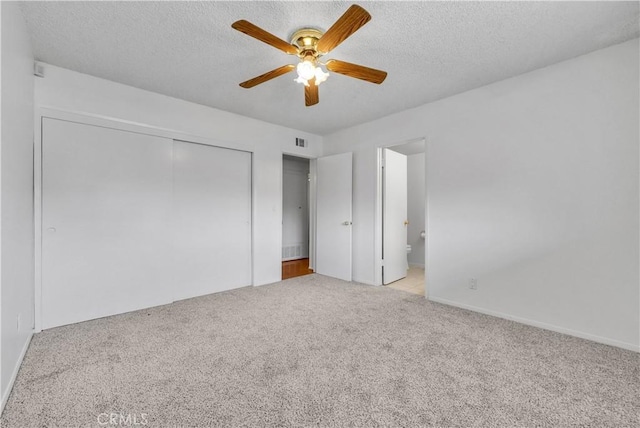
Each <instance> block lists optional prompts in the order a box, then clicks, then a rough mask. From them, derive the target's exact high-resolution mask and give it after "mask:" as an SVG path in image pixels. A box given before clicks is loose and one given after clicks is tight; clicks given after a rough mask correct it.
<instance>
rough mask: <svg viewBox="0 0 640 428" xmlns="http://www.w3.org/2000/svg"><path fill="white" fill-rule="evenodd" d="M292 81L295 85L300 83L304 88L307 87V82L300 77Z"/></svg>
mask: <svg viewBox="0 0 640 428" xmlns="http://www.w3.org/2000/svg"><path fill="white" fill-rule="evenodd" d="M293 81H294V82H296V83H302V84H303V85H304V86H309V81H308V80H307V79H303V78H302V77H300V76H298V77H297V78H295V79H293Z"/></svg>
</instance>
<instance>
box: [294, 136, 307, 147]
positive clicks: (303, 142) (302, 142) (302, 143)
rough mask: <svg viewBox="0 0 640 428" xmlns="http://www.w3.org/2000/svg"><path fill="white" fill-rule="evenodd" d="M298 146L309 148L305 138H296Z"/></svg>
mask: <svg viewBox="0 0 640 428" xmlns="http://www.w3.org/2000/svg"><path fill="white" fill-rule="evenodd" d="M296 146H297V147H307V140H305V139H304V138H296Z"/></svg>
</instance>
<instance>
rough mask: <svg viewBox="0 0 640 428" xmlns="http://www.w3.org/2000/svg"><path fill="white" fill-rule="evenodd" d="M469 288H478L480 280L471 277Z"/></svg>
mask: <svg viewBox="0 0 640 428" xmlns="http://www.w3.org/2000/svg"><path fill="white" fill-rule="evenodd" d="M469 288H470V289H472V290H477V289H478V280H477V279H475V278H469Z"/></svg>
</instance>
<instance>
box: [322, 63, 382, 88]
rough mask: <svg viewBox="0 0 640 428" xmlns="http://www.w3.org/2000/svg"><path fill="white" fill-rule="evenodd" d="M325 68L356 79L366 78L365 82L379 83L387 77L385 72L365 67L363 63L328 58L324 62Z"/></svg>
mask: <svg viewBox="0 0 640 428" xmlns="http://www.w3.org/2000/svg"><path fill="white" fill-rule="evenodd" d="M326 66H327V70H331V71H333V72H336V73H340V74H344V75H345V76H349V77H355V78H356V79H361V80H366V81H367V82H371V83H376V84H378V85H379V84H381V83H382V82H384V79H386V78H387V72H386V71H382V70H376V69H375V68H369V67H365V66H363V65H358V64H351V63H350V62H344V61H339V60H337V59H330V60H329V61H327V63H326Z"/></svg>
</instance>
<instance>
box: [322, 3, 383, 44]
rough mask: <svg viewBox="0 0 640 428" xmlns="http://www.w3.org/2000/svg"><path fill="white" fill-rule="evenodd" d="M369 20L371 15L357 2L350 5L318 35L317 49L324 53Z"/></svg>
mask: <svg viewBox="0 0 640 428" xmlns="http://www.w3.org/2000/svg"><path fill="white" fill-rule="evenodd" d="M370 20H371V15H369V12H367V11H366V10H364V9H363V8H361V7H360V6H358V5H357V4H354V5H352V6H351V7H350V8H349V9H347V11H346V12H345V13H344V14H343V15H342V16H341V17H340V18H339V19H338V20H337V21H336V22H335V24H333V25H332V26H331V28H329V29H328V30H327V32H326V33H324V35H323V36H322V37H320V40H319V41H318V46H317V49H318V51H320V52H322V53H325V54H326V53H328V52H330V51H331V50H333V49H335V48H336V46H338V45H339V44H340V43H342V42H344V41H345V39H346V38H347V37H349V36H350V35H352V34H353V33H355V32H356V31H358V29H360V27H362V26H363V25H364V24H366V23H367V22H369V21H370Z"/></svg>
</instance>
